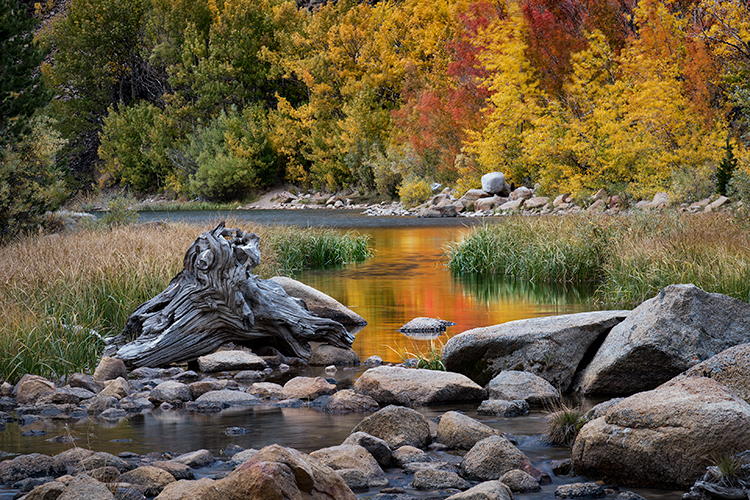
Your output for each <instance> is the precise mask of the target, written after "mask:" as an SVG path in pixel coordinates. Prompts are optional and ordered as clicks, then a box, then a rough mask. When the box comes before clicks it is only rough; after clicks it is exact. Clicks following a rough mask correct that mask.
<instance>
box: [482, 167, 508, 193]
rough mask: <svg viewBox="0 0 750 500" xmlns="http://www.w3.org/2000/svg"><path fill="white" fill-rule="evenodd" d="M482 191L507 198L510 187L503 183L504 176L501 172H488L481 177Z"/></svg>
mask: <svg viewBox="0 0 750 500" xmlns="http://www.w3.org/2000/svg"><path fill="white" fill-rule="evenodd" d="M482 191H485V192H487V193H489V194H497V195H500V196H508V195H509V194H510V187H509V186H508V184H506V182H505V174H503V173H502V172H490V173H489V174H484V175H483V176H482Z"/></svg>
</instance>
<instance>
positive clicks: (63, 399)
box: [36, 389, 95, 406]
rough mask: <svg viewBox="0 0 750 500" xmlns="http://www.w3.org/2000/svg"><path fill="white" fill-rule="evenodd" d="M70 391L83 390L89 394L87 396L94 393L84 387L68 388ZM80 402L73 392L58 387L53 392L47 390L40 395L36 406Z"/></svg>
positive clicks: (91, 395)
mask: <svg viewBox="0 0 750 500" xmlns="http://www.w3.org/2000/svg"><path fill="white" fill-rule="evenodd" d="M70 390H71V391H76V390H77V391H85V393H86V394H88V395H89V397H94V396H95V395H94V394H93V393H91V392H89V391H86V390H85V389H70ZM80 402H81V397H80V396H78V395H77V394H75V393H74V392H68V391H66V390H63V389H58V390H55V391H53V392H48V393H47V394H45V395H44V396H41V397H40V398H39V399H38V400H37V403H36V406H45V405H77V404H78V403H80Z"/></svg>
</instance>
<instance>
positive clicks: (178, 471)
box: [149, 460, 195, 481]
mask: <svg viewBox="0 0 750 500" xmlns="http://www.w3.org/2000/svg"><path fill="white" fill-rule="evenodd" d="M149 465H151V467H156V468H158V469H161V470H163V471H167V472H168V473H169V474H170V475H171V476H172V477H173V478H175V480H177V481H179V480H180V479H194V478H195V475H194V474H193V471H192V469H190V467H189V466H187V465H185V464H181V463H180V462H175V461H174V460H159V461H158V462H152V463H151V464H149Z"/></svg>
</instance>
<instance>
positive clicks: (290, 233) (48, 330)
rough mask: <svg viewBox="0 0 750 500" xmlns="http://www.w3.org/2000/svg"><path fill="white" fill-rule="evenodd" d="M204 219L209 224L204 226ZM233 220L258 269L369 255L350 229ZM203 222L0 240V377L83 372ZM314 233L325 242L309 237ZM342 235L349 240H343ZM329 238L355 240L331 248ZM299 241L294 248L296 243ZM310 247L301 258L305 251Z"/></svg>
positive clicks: (273, 270)
mask: <svg viewBox="0 0 750 500" xmlns="http://www.w3.org/2000/svg"><path fill="white" fill-rule="evenodd" d="M209 226H210V227H209ZM227 226H228V227H241V228H242V229H244V230H246V231H254V232H256V233H257V234H258V235H259V236H260V237H261V254H262V256H263V258H262V264H261V265H260V266H259V267H258V268H257V269H256V270H255V272H256V274H258V275H260V276H262V277H270V276H273V275H276V274H290V273H292V272H293V271H296V270H300V269H304V268H307V267H311V266H315V265H319V264H320V263H321V262H325V263H328V264H330V265H337V264H342V263H344V262H348V261H353V260H358V259H359V260H361V259H364V258H366V257H367V256H369V254H370V249H369V247H368V238H367V237H364V236H360V235H357V234H354V233H351V234H342V233H333V232H332V231H331V232H330V233H331V234H329V231H328V230H318V229H305V230H300V229H292V228H277V227H266V226H255V227H247V226H246V225H244V224H243V225H240V224H234V223H233V222H232V221H229V222H227ZM212 227H213V225H206V226H200V227H199V226H192V225H188V224H170V225H166V224H144V225H131V226H115V227H112V228H108V229H88V230H82V231H78V232H75V233H69V234H61V235H54V236H48V237H35V238H26V239H23V240H19V241H16V242H14V243H11V244H9V245H6V246H2V247H0V262H3V265H2V266H0V379H6V380H10V381H15V380H17V379H18V378H20V377H21V376H23V375H24V374H26V373H31V374H37V375H43V376H46V377H59V376H65V375H67V374H69V373H73V372H76V371H90V370H92V369H93V368H94V367H95V364H96V363H97V362H98V356H99V355H100V353H101V348H102V346H103V341H102V340H101V338H103V337H107V336H111V335H115V334H117V333H119V332H120V330H121V329H122V328H123V326H124V325H125V321H126V320H127V318H128V316H129V315H130V314H131V313H132V312H133V311H134V310H135V309H136V308H137V306H138V305H140V304H141V303H143V302H144V301H146V300H148V299H150V298H152V297H154V296H155V295H157V294H159V293H160V292H161V291H162V290H164V288H166V286H167V284H168V283H169V281H170V280H171V279H172V278H173V277H174V276H175V275H176V274H177V273H178V272H180V271H181V270H182V260H183V257H184V254H185V251H186V250H187V249H188V247H189V246H190V244H191V243H192V242H193V241H194V240H195V238H196V237H197V236H198V235H199V234H200V233H202V232H203V231H206V230H208V229H211V228H212ZM319 234H324V235H325V237H324V238H318V239H322V240H323V241H324V242H325V243H316V244H315V245H309V244H308V243H307V242H308V241H309V240H315V241H317V240H316V238H317V236H316V235H319ZM350 240H354V241H356V243H352V242H351V241H350ZM329 246H335V247H342V248H348V247H352V246H353V247H355V248H356V252H355V251H351V250H350V251H340V250H337V251H336V252H333V253H334V254H335V255H333V256H331V255H330V254H331V250H330V249H329V248H328V247H329ZM300 247H302V248H303V250H302V251H300ZM308 251H310V252H318V253H319V254H320V255H319V256H314V257H309V256H308V255H307V254H306V253H305V252H308Z"/></svg>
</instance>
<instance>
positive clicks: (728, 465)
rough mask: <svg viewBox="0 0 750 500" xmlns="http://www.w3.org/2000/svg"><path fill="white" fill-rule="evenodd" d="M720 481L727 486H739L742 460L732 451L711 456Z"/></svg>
mask: <svg viewBox="0 0 750 500" xmlns="http://www.w3.org/2000/svg"><path fill="white" fill-rule="evenodd" d="M711 461H712V462H713V467H714V468H715V469H714V470H715V476H716V479H718V482H719V483H720V484H721V485H723V486H726V487H734V486H738V484H739V483H740V479H741V472H742V460H740V458H739V457H737V455H733V454H732V453H720V454H717V455H714V456H713V457H712V458H711Z"/></svg>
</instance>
